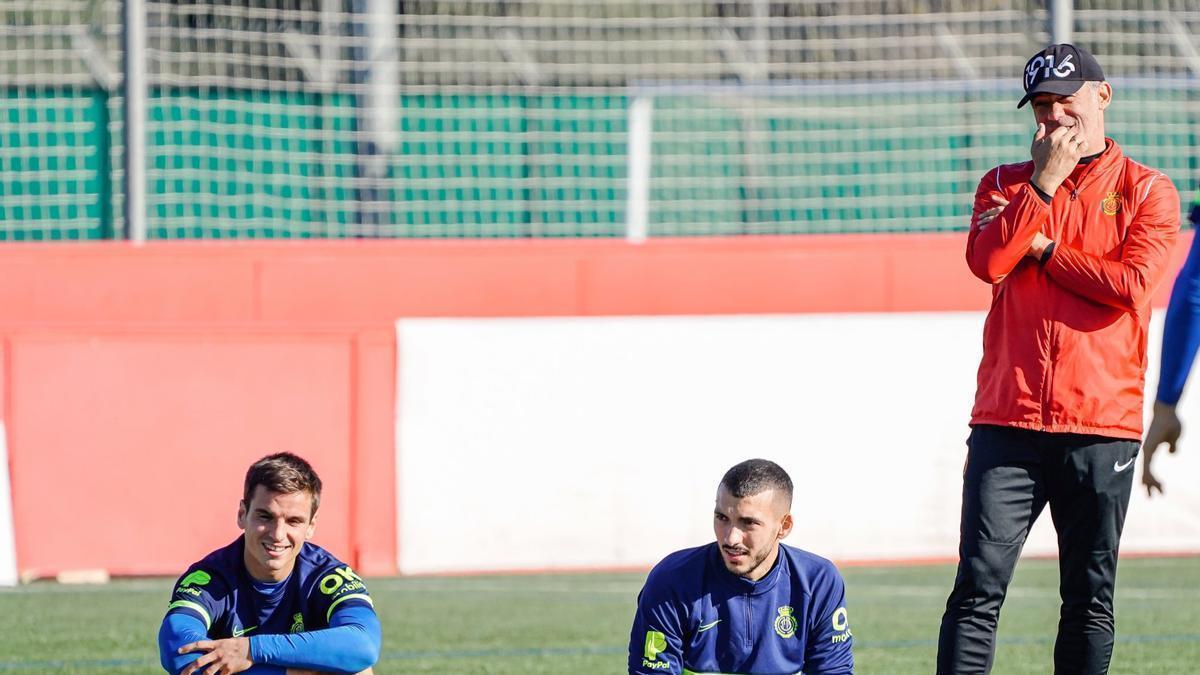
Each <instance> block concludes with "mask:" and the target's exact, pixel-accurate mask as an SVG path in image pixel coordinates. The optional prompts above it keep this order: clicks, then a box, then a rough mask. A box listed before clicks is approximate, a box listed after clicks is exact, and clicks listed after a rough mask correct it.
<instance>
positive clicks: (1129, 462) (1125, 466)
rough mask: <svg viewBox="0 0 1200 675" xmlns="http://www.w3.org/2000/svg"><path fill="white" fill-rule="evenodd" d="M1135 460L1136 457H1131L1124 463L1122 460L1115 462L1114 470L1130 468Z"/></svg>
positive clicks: (1119, 470) (1119, 471) (1120, 470)
mask: <svg viewBox="0 0 1200 675" xmlns="http://www.w3.org/2000/svg"><path fill="white" fill-rule="evenodd" d="M1133 460H1134V458H1133V457H1130V458H1129V461H1128V462H1125V463H1124V464H1122V463H1120V462H1113V471H1116V472H1117V473H1121V472H1122V471H1124V470H1125V469H1128V468H1129V465H1130V464H1133Z"/></svg>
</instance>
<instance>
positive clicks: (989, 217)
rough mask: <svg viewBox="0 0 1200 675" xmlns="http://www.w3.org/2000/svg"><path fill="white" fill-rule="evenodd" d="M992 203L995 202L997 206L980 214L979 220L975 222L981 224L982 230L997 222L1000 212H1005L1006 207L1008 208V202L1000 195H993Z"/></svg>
mask: <svg viewBox="0 0 1200 675" xmlns="http://www.w3.org/2000/svg"><path fill="white" fill-rule="evenodd" d="M992 201H993V202H995V203H996V204H997V206H993V207H992V208H990V209H988V210H987V211H984V212H983V213H981V214H979V219H978V220H976V221H975V222H977V223H978V224H979V229H980V230H982V229H983V228H985V227H987V226H988V223H990V222H992V221H993V220H995V219H996V216H999V215H1000V212H1001V211H1003V210H1004V207H1005V206H1008V200H1007V199H1005V198H1004V197H1002V196H1000V195H992Z"/></svg>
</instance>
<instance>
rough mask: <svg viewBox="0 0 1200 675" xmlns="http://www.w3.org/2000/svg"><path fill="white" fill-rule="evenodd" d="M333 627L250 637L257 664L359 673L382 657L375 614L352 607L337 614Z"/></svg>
mask: <svg viewBox="0 0 1200 675" xmlns="http://www.w3.org/2000/svg"><path fill="white" fill-rule="evenodd" d="M334 617H335V620H334V621H331V625H330V627H329V628H324V629H321V630H313V631H306V632H303V633H291V634H288V635H256V636H253V637H251V638H250V655H251V658H252V659H253V660H254V661H255V662H256V663H270V664H274V665H278V666H287V667H289V668H297V669H304V670H315V671H318V672H322V671H335V672H342V673H358V672H360V671H363V670H366V669H367V668H370V667H371V666H373V665H375V662H376V661H377V660H379V651H380V628H379V620H378V618H376V617H375V613H374V612H373V611H371V610H369V609H365V608H359V607H350V608H346V609H342V610H339V611H338V612H336V613H335V614H334Z"/></svg>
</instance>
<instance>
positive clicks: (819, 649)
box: [804, 565, 854, 675]
mask: <svg viewBox="0 0 1200 675" xmlns="http://www.w3.org/2000/svg"><path fill="white" fill-rule="evenodd" d="M809 619H810V621H811V624H810V626H809V630H808V644H807V645H805V654H804V672H805V673H806V674H807V675H843V674H850V673H853V672H854V651H853V643H854V635H853V634H852V633H851V632H850V615H849V613H848V612H847V610H846V584H845V582H844V581H843V580H842V575H841V574H839V573H838V571H837V569H836V568H834V567H833V566H832V565H830V566H829V568H828V569H827V570H826V571H825V572H824V573H823V574H822V575H821V577H820V578H819V583H815V584H814V585H813V596H812V607H811V610H810V613H809Z"/></svg>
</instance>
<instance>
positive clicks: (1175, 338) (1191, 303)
mask: <svg viewBox="0 0 1200 675" xmlns="http://www.w3.org/2000/svg"><path fill="white" fill-rule="evenodd" d="M1189 220H1191V221H1192V225H1193V226H1200V193H1198V194H1197V195H1196V199H1195V201H1193V202H1192V211H1191V216H1190V218H1189ZM1197 248H1200V236H1196V237H1194V238H1193V239H1192V248H1191V250H1189V251H1188V257H1187V262H1185V263H1184V264H1183V269H1181V270H1179V276H1178V277H1176V279H1175V287H1174V288H1172V289H1171V302H1170V304H1168V305H1167V318H1166V323H1165V325H1164V326H1163V343H1162V361H1161V364H1162V365H1161V368H1160V371H1159V375H1158V394H1157V396H1156V398H1157V399H1158V400H1159V401H1161V402H1163V403H1167V404H1169V405H1175V404H1177V403H1179V397H1180V396H1182V395H1183V385H1184V383H1185V382H1187V377H1188V372H1189V371H1191V369H1192V361H1194V360H1195V358H1196V349H1197V348H1198V347H1200V253H1197V252H1196V250H1197Z"/></svg>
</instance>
